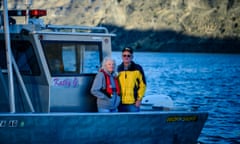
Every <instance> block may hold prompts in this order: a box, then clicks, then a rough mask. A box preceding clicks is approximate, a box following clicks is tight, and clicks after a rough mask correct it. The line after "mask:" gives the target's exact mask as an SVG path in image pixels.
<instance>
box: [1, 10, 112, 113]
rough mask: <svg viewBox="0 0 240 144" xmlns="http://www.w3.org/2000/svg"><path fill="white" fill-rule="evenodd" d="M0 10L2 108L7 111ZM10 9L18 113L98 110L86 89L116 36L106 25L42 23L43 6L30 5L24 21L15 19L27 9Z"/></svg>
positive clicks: (6, 66) (4, 55)
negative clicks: (31, 8) (26, 18)
mask: <svg viewBox="0 0 240 144" xmlns="http://www.w3.org/2000/svg"><path fill="white" fill-rule="evenodd" d="M0 13H1V14H0V15H1V17H0V92H1V94H0V105H1V107H0V112H9V111H10V108H9V105H10V104H9V96H8V93H9V92H8V87H9V82H8V73H9V72H8V63H7V56H6V44H5V36H4V28H3V27H4V23H3V14H2V12H0ZM8 14H9V16H10V17H11V18H10V19H9V31H10V47H11V54H12V61H13V84H14V103H13V104H14V105H15V109H16V112H96V111H97V108H96V99H95V97H94V96H92V95H91V94H90V88H91V84H92V82H93V79H94V77H95V75H96V73H97V72H98V70H99V68H100V66H101V61H102V59H103V57H105V56H109V55H111V37H112V36H114V35H113V34H110V33H109V32H108V30H107V29H106V28H104V27H85V26H59V25H46V24H44V23H43V20H42V19H40V17H41V16H45V15H46V14H47V13H46V11H45V10H30V11H29V20H28V23H27V24H18V23H16V20H15V19H14V17H16V16H25V15H26V11H25V10H21V11H20V10H17V11H16V10H14V11H13V10H12V11H9V12H8ZM13 16H14V17H13ZM12 17H13V18H12Z"/></svg>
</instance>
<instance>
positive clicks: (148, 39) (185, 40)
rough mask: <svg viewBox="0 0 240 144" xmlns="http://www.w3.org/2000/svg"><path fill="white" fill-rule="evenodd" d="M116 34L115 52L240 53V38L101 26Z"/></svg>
mask: <svg viewBox="0 0 240 144" xmlns="http://www.w3.org/2000/svg"><path fill="white" fill-rule="evenodd" d="M101 26H105V27H107V28H108V30H109V32H110V33H114V34H116V37H114V38H113V40H112V47H113V51H119V50H121V49H122V48H123V47H125V46H132V47H133V48H134V49H135V50H136V51H152V52H198V53H240V38H237V37H227V38H222V39H221V38H213V37H197V36H190V35H186V34H183V33H182V32H176V31H173V30H158V31H154V30H144V31H142V30H126V29H124V28H123V27H118V26H114V25H101Z"/></svg>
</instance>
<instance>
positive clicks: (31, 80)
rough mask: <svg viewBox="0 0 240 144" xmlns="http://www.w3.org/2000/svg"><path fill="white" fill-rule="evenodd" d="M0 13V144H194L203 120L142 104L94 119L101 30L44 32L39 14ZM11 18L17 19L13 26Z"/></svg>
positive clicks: (167, 103)
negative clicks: (136, 109)
mask: <svg viewBox="0 0 240 144" xmlns="http://www.w3.org/2000/svg"><path fill="white" fill-rule="evenodd" d="M3 2H4V4H3V7H4V11H1V12H0V15H1V17H0V92H1V93H0V143H1V144H15V143H51V144H52V143H59V144H64V143H68V144H69V143H71V144H75V143H111V144H112V143H131V144H133V143H137V144H139V143H151V144H153V143H154V144H155V143H164V144H176V143H178V144H194V143H197V142H198V137H199V135H200V134H201V131H202V129H203V127H204V124H205V122H206V120H207V117H208V113H207V112H202V111H198V110H192V109H178V108H177V107H175V106H174V103H173V101H172V100H171V98H170V97H169V96H162V95H160V94H156V95H154V96H145V97H144V99H143V102H142V104H141V111H140V112H132V113H130V112H129V113H127V112H116V113H98V112H97V107H96V98H95V97H94V96H92V95H91V93H90V88H91V84H92V82H93V79H94V77H95V75H96V73H97V72H98V70H99V67H100V65H101V61H102V59H103V58H104V57H105V56H111V52H112V48H111V43H112V37H114V36H115V34H112V33H109V32H108V29H107V28H105V27H89V26H67V25H50V24H44V22H43V20H42V19H41V17H43V16H46V15H47V11H46V10H42V9H28V8H27V9H26V10H8V9H7V6H6V5H7V4H6V3H7V1H6V0H4V1H3ZM14 17H25V19H26V22H25V23H24V24H19V23H18V22H17V21H16V19H14Z"/></svg>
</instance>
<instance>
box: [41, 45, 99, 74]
mask: <svg viewBox="0 0 240 144" xmlns="http://www.w3.org/2000/svg"><path fill="white" fill-rule="evenodd" d="M42 46H43V50H44V54H45V57H46V59H47V63H48V67H49V70H50V72H51V74H52V75H66V74H67V75H76V74H92V73H97V72H98V69H99V67H100V62H101V53H100V51H101V43H100V42H62V41H42Z"/></svg>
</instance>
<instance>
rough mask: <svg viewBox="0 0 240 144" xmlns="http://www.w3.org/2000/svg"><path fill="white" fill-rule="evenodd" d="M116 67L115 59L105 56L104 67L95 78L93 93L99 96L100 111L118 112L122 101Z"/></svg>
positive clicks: (98, 105)
mask: <svg viewBox="0 0 240 144" xmlns="http://www.w3.org/2000/svg"><path fill="white" fill-rule="evenodd" d="M115 67H116V63H115V60H114V59H112V58H111V57H105V58H104V60H103V62H102V68H101V69H100V71H99V72H98V74H97V75H96V77H95V79H94V82H93V85H92V88H91V93H92V94H93V95H94V96H96V97H97V107H98V112H117V107H118V105H119V103H120V97H119V95H120V87H119V83H118V80H117V74H116V73H115Z"/></svg>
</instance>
